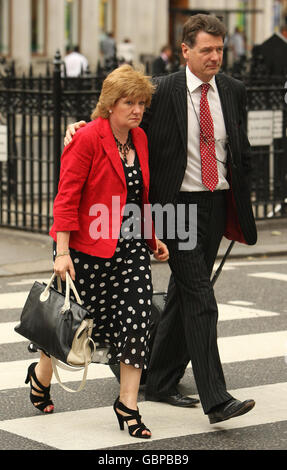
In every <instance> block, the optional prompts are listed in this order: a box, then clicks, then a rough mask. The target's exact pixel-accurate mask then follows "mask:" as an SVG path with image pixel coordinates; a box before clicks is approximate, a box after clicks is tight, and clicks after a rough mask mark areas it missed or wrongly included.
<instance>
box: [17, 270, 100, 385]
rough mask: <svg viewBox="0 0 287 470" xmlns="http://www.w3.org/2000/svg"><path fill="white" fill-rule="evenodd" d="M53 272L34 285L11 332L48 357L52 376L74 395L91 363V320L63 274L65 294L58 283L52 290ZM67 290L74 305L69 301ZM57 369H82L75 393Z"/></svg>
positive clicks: (69, 279)
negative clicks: (56, 287) (51, 367)
mask: <svg viewBox="0 0 287 470" xmlns="http://www.w3.org/2000/svg"><path fill="white" fill-rule="evenodd" d="M55 277H56V274H55V273H54V274H53V275H52V277H51V279H50V281H49V282H48V284H47V285H46V284H44V283H43V284H41V283H39V282H37V281H36V282H34V284H33V286H32V288H31V290H30V292H29V295H28V298H27V300H26V303H25V305H24V308H23V310H22V314H21V317H20V323H19V324H18V325H17V326H16V327H15V331H16V332H17V333H19V334H20V335H22V336H24V337H25V338H27V339H29V340H30V341H31V342H32V343H34V344H35V345H37V347H39V348H40V349H43V350H44V351H45V352H46V353H48V354H49V355H50V356H51V359H52V366H53V371H54V373H55V376H56V378H57V380H58V382H59V383H60V385H61V386H62V387H63V388H64V389H65V390H67V391H70V392H78V391H80V390H82V388H83V387H84V385H85V382H86V377H87V371H88V365H89V364H90V363H91V362H92V356H93V354H94V350H95V344H94V342H93V340H92V339H91V334H92V329H93V319H92V318H91V316H90V314H89V311H88V310H86V309H85V308H84V307H83V306H82V302H81V299H80V297H79V294H78V292H77V290H76V287H75V285H74V283H73V281H72V279H71V278H70V276H69V274H68V273H66V293H65V295H64V294H63V293H62V289H61V280H60V278H58V290H56V289H54V288H53V287H52V283H53V281H54V279H55ZM70 289H72V290H73V292H74V295H75V297H76V300H77V302H73V301H72V300H70ZM57 366H59V367H62V368H64V369H68V370H80V369H83V368H84V375H83V379H82V382H81V384H80V386H79V388H78V389H77V390H72V389H69V388H68V387H65V386H64V385H63V384H62V382H61V380H60V377H59V374H58V371H57Z"/></svg>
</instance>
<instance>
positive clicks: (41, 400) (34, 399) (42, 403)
mask: <svg viewBox="0 0 287 470" xmlns="http://www.w3.org/2000/svg"><path fill="white" fill-rule="evenodd" d="M37 364H38V363H37V362H33V364H31V365H30V366H29V368H28V372H27V377H26V380H25V384H28V383H29V382H30V387H31V392H30V400H31V403H32V404H33V405H34V406H35V408H37V409H38V410H40V411H42V412H43V413H47V414H50V413H53V411H54V408H53V409H52V410H50V411H45V409H46V408H47V407H48V406H54V403H53V402H52V400H51V398H50V387H51V386H50V385H49V387H44V385H42V384H41V382H39V380H38V379H37V376H36V374H35V367H36V365H37ZM31 379H33V380H34V382H35V383H36V385H37V386H38V387H39V389H37V388H36V387H34V385H32V380H31ZM32 390H34V391H35V392H37V393H41V395H34V394H33V393H32ZM36 403H37V404H36Z"/></svg>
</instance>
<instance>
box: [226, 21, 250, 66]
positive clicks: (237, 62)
mask: <svg viewBox="0 0 287 470" xmlns="http://www.w3.org/2000/svg"><path fill="white" fill-rule="evenodd" d="M229 44H230V47H231V50H232V52H233V70H234V72H240V71H241V69H242V66H243V65H244V63H245V61H246V45H245V38H244V34H243V33H242V32H241V30H240V28H239V27H238V26H237V27H236V28H235V31H234V34H233V35H232V36H231V38H230V42H229Z"/></svg>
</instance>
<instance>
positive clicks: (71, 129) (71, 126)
mask: <svg viewBox="0 0 287 470" xmlns="http://www.w3.org/2000/svg"><path fill="white" fill-rule="evenodd" d="M86 124H87V123H86V121H78V122H74V123H73V124H69V125H68V127H67V130H66V135H65V138H64V145H65V147H66V145H68V144H69V143H70V142H72V139H73V135H75V133H76V132H77V130H78V129H80V127H84V126H85V125H86Z"/></svg>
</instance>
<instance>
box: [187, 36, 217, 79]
mask: <svg viewBox="0 0 287 470" xmlns="http://www.w3.org/2000/svg"><path fill="white" fill-rule="evenodd" d="M181 49H182V55H183V57H184V58H185V60H186V62H187V65H188V67H189V69H190V71H191V72H192V73H193V74H194V75H196V76H197V77H198V78H200V80H202V81H203V82H209V80H211V78H212V77H213V76H214V75H216V74H217V73H218V72H219V70H220V67H221V64H222V57H223V39H222V37H221V36H213V35H212V34H208V33H205V32H203V31H200V32H199V33H198V34H197V36H196V42H195V45H194V46H193V48H190V47H189V46H187V45H186V44H185V43H183V44H182V45H181Z"/></svg>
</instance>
